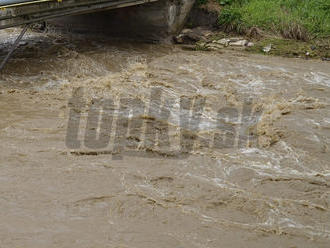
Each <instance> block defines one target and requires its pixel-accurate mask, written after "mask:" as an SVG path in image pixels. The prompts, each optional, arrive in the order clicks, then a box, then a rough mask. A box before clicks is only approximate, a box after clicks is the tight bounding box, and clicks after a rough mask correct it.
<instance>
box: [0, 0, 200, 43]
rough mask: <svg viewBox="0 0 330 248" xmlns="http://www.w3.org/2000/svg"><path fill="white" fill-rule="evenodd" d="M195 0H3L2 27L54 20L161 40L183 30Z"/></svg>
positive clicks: (90, 29) (0, 10) (78, 28)
mask: <svg viewBox="0 0 330 248" xmlns="http://www.w3.org/2000/svg"><path fill="white" fill-rule="evenodd" d="M194 1H195V0H0V29H4V28H9V27H13V26H18V25H23V24H29V23H34V22H40V21H47V20H54V21H52V23H54V24H56V25H58V26H65V28H67V29H70V30H72V31H78V32H102V33H106V34H111V35H112V34H113V35H115V36H128V37H134V38H136V37H137V38H141V39H145V40H148V39H149V40H160V39H163V38H166V37H169V36H170V35H171V34H174V33H176V32H177V31H178V30H180V29H181V27H182V25H183V23H184V21H185V19H186V17H187V15H188V13H189V11H190V9H191V7H192V5H193V4H194Z"/></svg>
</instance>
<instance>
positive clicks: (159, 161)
mask: <svg viewBox="0 0 330 248" xmlns="http://www.w3.org/2000/svg"><path fill="white" fill-rule="evenodd" d="M19 31H20V30H19V29H8V30H5V31H1V32H0V39H1V44H0V55H1V56H3V55H4V54H5V53H6V51H8V48H9V44H10V42H12V41H13V40H14V39H15V37H16V36H17V35H18V33H19ZM329 105H330V64H329V63H328V62H322V61H319V60H303V59H286V58H280V57H270V56H266V55H251V54H248V53H245V52H243V51H231V50H224V51H222V52H204V51H188V50H185V49H182V47H180V46H173V45H159V44H158V45H152V44H142V43H139V44H137V43H131V42H123V41H116V40H109V39H107V38H105V37H99V36H95V35H73V34H67V33H64V32H62V33H57V32H55V31H51V30H50V31H49V32H48V33H47V34H43V33H35V32H32V31H28V33H27V34H26V36H25V37H24V39H23V41H22V42H21V43H20V47H19V48H18V49H17V51H16V52H15V54H14V56H13V57H12V59H11V60H10V61H9V63H8V64H7V66H6V68H5V70H4V71H3V72H2V74H1V75H0V192H1V193H0V209H1V211H0V247H31V248H32V247H33V248H37V247H79V248H82V247H86V248H90V247H98V248H100V247H111V248H112V247H118V248H119V247H120V248H123V247H127V248H131V247H132V248H133V247H137V248H138V247H141V248H142V247H143V248H145V247H159V248H161V247H164V248H165V247H171V248H172V247H178V248H179V247H187V248H191V247H205V248H206V247H210V248H211V247H217V248H218V247H254V248H255V247H288V248H293V247H297V248H298V247H299V248H300V247H329V243H330V152H329V149H330V108H329ZM98 110H100V111H98ZM98 113H99V114H98ZM190 117H191V118H190ZM99 123H100V124H99Z"/></svg>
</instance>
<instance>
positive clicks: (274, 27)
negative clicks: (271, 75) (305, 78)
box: [186, 0, 330, 60]
mask: <svg viewBox="0 0 330 248" xmlns="http://www.w3.org/2000/svg"><path fill="white" fill-rule="evenodd" d="M280 2H281V1H260V0H259V1H258V0H255V1H219V2H218V1H213V0H200V1H198V2H197V3H196V4H195V6H194V9H193V11H192V13H191V15H190V17H189V19H188V22H187V25H186V27H187V28H190V29H196V28H197V27H204V28H206V29H208V30H210V31H212V35H209V36H208V37H207V39H205V37H204V38H201V39H198V38H197V39H195V41H200V40H202V41H203V42H205V41H207V42H210V41H211V42H212V41H213V40H216V39H221V38H233V37H235V38H236V37H241V39H245V40H249V41H250V42H253V44H254V46H250V47H248V48H247V49H246V50H247V51H249V52H253V53H264V54H265V53H267V54H269V55H278V56H284V57H300V58H307V59H309V58H322V59H323V60H328V59H329V57H330V52H329V51H330V39H329V35H330V14H329V13H330V11H327V10H328V9H329V6H328V4H327V3H326V2H325V1H321V3H319V5H315V4H311V3H309V2H308V3H307V2H306V3H305V5H304V6H302V3H301V2H305V1H300V2H296V1H289V2H283V1H282V2H281V3H280ZM269 5H272V6H269ZM294 6H295V7H296V8H297V9H294V10H293V7H294ZM279 7H280V8H279ZM303 7H305V8H309V9H308V13H305V12H306V11H305V12H304V9H303ZM265 8H270V9H271V10H272V12H274V13H271V14H270V13H268V12H269V11H265ZM283 11H284V12H285V13H286V16H284V14H283ZM310 19H315V20H314V21H313V22H309V21H308V20H310ZM288 22H289V23H293V24H294V25H295V26H292V25H293V24H292V25H291V26H290V25H289V24H288ZM190 41H191V39H190ZM190 41H189V42H190ZM190 43H191V42H190ZM265 47H266V50H269V51H267V52H265V51H264V50H265ZM267 47H271V48H270V49H267ZM196 48H197V49H200V48H202V49H203V45H202V46H201V45H200V44H198V43H197V45H196ZM206 50H207V49H206Z"/></svg>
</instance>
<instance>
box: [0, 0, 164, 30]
mask: <svg viewBox="0 0 330 248" xmlns="http://www.w3.org/2000/svg"><path fill="white" fill-rule="evenodd" d="M156 1H158V0H0V29H4V28H9V27H13V26H19V25H23V24H29V23H34V22H39V21H45V20H49V19H53V18H59V17H63V16H68V15H77V14H84V13H90V12H95V11H101V10H102V11H105V10H110V9H117V8H123V7H129V6H133V5H140V4H145V3H150V2H156Z"/></svg>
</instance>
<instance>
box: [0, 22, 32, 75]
mask: <svg viewBox="0 0 330 248" xmlns="http://www.w3.org/2000/svg"><path fill="white" fill-rule="evenodd" d="M28 27H29V24H26V25H25V26H24V28H23V30H22V32H21V33H20V34H19V36H18V37H17V39H16V40H15V42H14V44H13V45H12V47H11V48H10V50H9V52H8V54H7V56H6V57H5V58H4V59H3V61H2V62H1V65H0V71H2V69H3V68H4V67H5V65H6V63H7V61H8V59H9V58H10V56H11V55H12V54H13V52H14V51H15V49H16V47H17V46H18V43H19V42H20V40H21V39H22V37H23V35H24V34H25V32H26V30H27V28H28Z"/></svg>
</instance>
